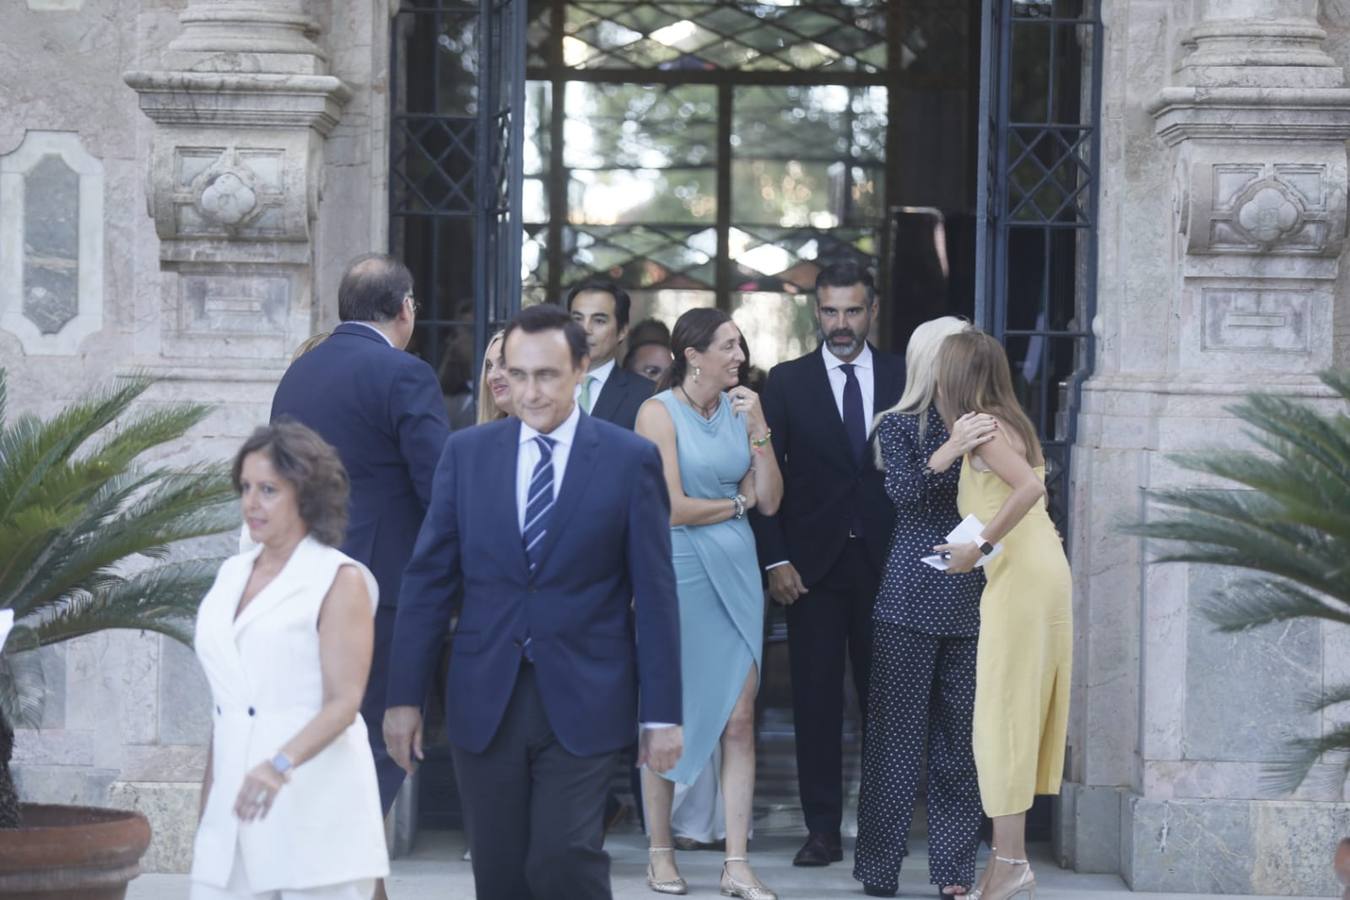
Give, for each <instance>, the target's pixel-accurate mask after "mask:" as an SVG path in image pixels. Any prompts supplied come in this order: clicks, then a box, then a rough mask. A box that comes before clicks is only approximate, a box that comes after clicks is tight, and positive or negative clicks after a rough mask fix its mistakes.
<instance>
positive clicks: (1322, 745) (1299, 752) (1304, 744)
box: [1261, 724, 1350, 794]
mask: <svg viewBox="0 0 1350 900" xmlns="http://www.w3.org/2000/svg"><path fill="white" fill-rule="evenodd" d="M1333 754H1337V755H1338V754H1345V761H1344V762H1342V763H1341V765H1340V767H1339V769H1337V770H1334V774H1328V776H1327V778H1328V779H1334V782H1339V783H1344V781H1345V778H1346V776H1347V774H1350V724H1347V725H1341V726H1339V727H1337V728H1334V729H1332V730H1331V731H1329V732H1327V733H1326V734H1323V735H1319V736H1317V737H1308V738H1294V739H1292V740H1290V741H1289V742H1288V745H1287V752H1286V754H1285V755H1284V756H1282V757H1280V758H1279V759H1276V760H1274V761H1272V762H1271V763H1269V764H1268V765H1267V767H1266V771H1265V772H1263V773H1262V778H1261V781H1262V783H1263V784H1264V785H1265V786H1266V787H1267V788H1268V789H1269V790H1271V791H1272V792H1275V793H1280V794H1292V793H1293V792H1294V791H1296V790H1298V789H1299V787H1300V786H1301V785H1302V784H1303V783H1304V782H1305V781H1307V780H1308V776H1309V775H1310V774H1311V773H1312V771H1313V767H1314V766H1316V765H1317V763H1318V761H1320V760H1321V759H1323V758H1324V757H1326V756H1328V755H1333Z"/></svg>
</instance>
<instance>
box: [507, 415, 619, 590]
mask: <svg viewBox="0 0 1350 900" xmlns="http://www.w3.org/2000/svg"><path fill="white" fill-rule="evenodd" d="M599 447H600V436H599V435H598V434H596V428H595V421H594V420H593V419H592V418H591V417H590V416H588V415H584V414H583V415H582V416H581V418H580V419H578V420H577V431H576V435H575V437H573V439H572V449H571V450H570V451H569V452H568V454H567V470H566V471H565V472H564V473H563V482H562V488H561V489H560V490H559V491H558V501H557V502H556V503H555V504H554V505H553V512H551V513H550V514H549V523H548V532H547V533H546V534H545V535H544V538H543V541H542V542H541V545H540V548H539V568H540V569H543V567H544V564H545V563H547V562H548V556H549V554H550V553H551V552H552V551H553V548H554V547H555V546H557V543H558V540H559V539H560V537H561V535H562V533H563V532H564V531H565V530H566V529H567V524H568V522H570V521H571V519H572V513H573V512H574V511H575V510H576V507H577V504H578V503H579V502H580V501H581V498H582V497H583V496H585V494H586V488H587V486H588V485H589V483H590V480H591V473H592V472H594V471H595V461H596V459H597V451H598V450H599ZM522 552H523V551H522Z"/></svg>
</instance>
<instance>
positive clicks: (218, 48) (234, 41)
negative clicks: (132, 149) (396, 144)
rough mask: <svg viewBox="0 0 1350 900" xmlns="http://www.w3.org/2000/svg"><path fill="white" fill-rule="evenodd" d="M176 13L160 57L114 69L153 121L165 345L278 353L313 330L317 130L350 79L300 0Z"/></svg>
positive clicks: (237, 1)
mask: <svg viewBox="0 0 1350 900" xmlns="http://www.w3.org/2000/svg"><path fill="white" fill-rule="evenodd" d="M179 18H180V21H181V23H182V26H183V30H182V32H181V34H180V35H179V37H178V38H177V39H176V40H174V41H173V43H172V44H170V46H169V48H168V49H167V50H166V52H165V54H164V57H163V62H164V68H163V69H159V70H153V71H136V72H128V73H127V74H126V75H125V76H124V78H125V80H126V82H127V84H129V85H130V86H131V87H132V88H134V89H135V90H136V91H137V93H139V94H140V103H141V110H142V111H143V112H144V113H145V114H146V115H147V116H149V117H150V119H151V120H152V121H153V122H154V123H155V126H156V127H155V130H154V136H153V139H152V146H151V150H150V171H149V191H148V194H149V207H150V214H151V216H153V217H154V220H155V230H156V232H157V233H158V234H159V237H160V259H161V261H162V263H163V268H164V270H165V272H166V275H167V277H166V278H165V279H164V282H163V284H164V298H163V302H164V316H163V319H162V325H163V327H162V329H161V349H162V352H163V353H164V354H165V355H166V356H171V357H202V356H203V355H205V356H209V357H212V358H218V357H221V356H225V357H228V356H231V355H235V354H239V355H242V356H245V357H248V358H253V359H258V358H268V357H282V358H284V355H285V353H286V352H287V349H288V348H289V347H290V346H292V345H293V344H294V343H295V342H296V341H298V340H299V339H300V338H302V337H305V336H307V335H308V333H309V324H308V323H309V320H310V291H311V285H312V277H311V274H310V269H311V266H312V262H313V247H312V243H311V241H312V233H311V224H312V222H313V221H314V219H315V216H316V215H317V214H318V203H319V179H320V175H321V172H322V166H321V163H322V158H323V146H324V138H325V137H327V135H328V134H329V133H331V131H332V129H333V127H334V126H335V125H336V124H337V121H338V117H339V115H340V114H341V109H342V106H343V104H344V103H346V101H347V100H348V98H349V97H350V96H351V92H350V90H349V89H348V88H347V87H346V86H345V85H344V84H342V82H341V81H339V80H338V79H337V78H334V77H332V76H330V75H327V74H325V72H326V60H325V57H324V54H323V52H322V51H321V50H320V49H319V47H318V45H317V44H315V43H314V41H313V40H312V37H313V36H314V35H315V33H316V32H317V26H316V25H315V23H314V21H313V20H312V19H311V18H310V17H309V16H308V15H307V14H306V12H305V4H304V2H303V0H189V2H188V4H187V8H186V9H185V10H183V12H182V13H181V15H180V17H179Z"/></svg>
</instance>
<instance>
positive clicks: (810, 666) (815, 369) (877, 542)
mask: <svg viewBox="0 0 1350 900" xmlns="http://www.w3.org/2000/svg"><path fill="white" fill-rule="evenodd" d="M876 312H877V302H876V294H875V291H874V289H873V285H872V276H871V274H870V273H869V272H868V271H867V270H866V269H865V268H863V267H861V266H859V265H857V264H855V263H836V264H834V265H831V266H827V267H825V268H824V269H822V270H821V272H820V275H819V276H818V277H817V278H816V318H817V322H818V324H819V326H820V334H821V344H820V347H818V348H817V349H816V350H815V351H814V352H811V353H808V354H806V355H805V356H802V357H799V358H798V359H794V360H791V361H789V362H785V363H782V364H781V365H777V366H774V368H773V370H772V371H771V372H770V373H769V378H768V381H766V382H765V385H764V392H763V394H762V395H761V402H762V403H763V406H764V416H765V419H766V420H767V421H768V424H769V428H770V429H772V431H773V446H774V452H776V453H777V454H778V465H779V466H780V467H781V469H782V471H783V503H782V506H781V507H779V510H778V513H777V515H773V516H760V515H758V514H752V517H751V524H752V525H753V526H754V529H755V543H756V545H757V548H758V550H759V558H760V563H761V564H762V565H763V566H764V567H765V568H766V569H767V570H768V581H769V594H770V596H772V597H773V599H774V600H775V601H777V602H778V603H780V604H783V605H785V606H786V607H787V626H788V661H789V668H790V669H791V672H792V713H793V723H794V729H795V731H796V744H797V786H798V788H799V790H800V792H801V799H802V811H803V812H804V813H805V817H806V828H807V831H808V832H809V834H808V837H807V840H806V843H805V844H804V845H803V846H802V848H801V850H799V851H798V852H797V855H796V857H795V858H794V859H793V863H794V865H798V866H825V865H829V864H830V863H831V862H838V861H840V860H841V859H843V849H842V846H841V842H840V826H841V824H842V820H843V814H844V798H843V752H842V736H841V732H842V729H843V706H844V698H843V693H844V669H845V658H847V659H848V660H849V661H851V662H852V664H853V684H854V687H855V688H856V689H857V692H858V700H859V702H860V703H862V704H866V702H867V673H868V667H869V664H870V662H871V653H872V606H873V604H874V603H875V600H876V596H877V587H878V585H879V583H880V580H881V572H882V570H883V567H884V565H885V560H886V550H887V546H888V544H889V542H890V539H891V530H892V527H893V526H894V524H895V507H894V506H892V505H891V501H890V498H889V497H887V496H886V491H885V483H884V479H883V475H882V474H881V472H879V471H878V470H877V468H876V466H875V465H873V461H872V452H871V450H870V449H869V444H868V441H869V435H870V434H871V431H872V422H873V420H874V418H875V416H876V414H877V413H880V412H883V411H884V410H886V409H887V408H888V407H891V406H894V405H895V403H896V402H897V401H898V400H899V399H900V394H901V393H902V392H903V390H904V386H905V365H904V360H903V359H901V358H900V357H898V356H895V355H894V354H891V353H881V352H879V351H876V350H874V349H873V348H872V347H871V346H870V345H869V344H868V343H867V333H868V331H869V329H870V328H871V327H872V320H873V318H874V317H875V316H876ZM865 718H866V717H865V716H864V719H865Z"/></svg>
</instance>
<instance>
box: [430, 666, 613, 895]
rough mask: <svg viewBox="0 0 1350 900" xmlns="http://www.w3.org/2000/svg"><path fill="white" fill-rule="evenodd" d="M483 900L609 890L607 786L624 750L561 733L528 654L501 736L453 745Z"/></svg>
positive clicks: (475, 876) (477, 884) (477, 886)
mask: <svg viewBox="0 0 1350 900" xmlns="http://www.w3.org/2000/svg"><path fill="white" fill-rule="evenodd" d="M451 754H452V756H453V757H454V762H455V780H456V782H457V783H458V785H459V795H460V798H461V800H462V803H463V810H464V826H465V830H466V831H467V832H468V836H469V850H470V851H472V853H471V855H472V857H473V880H474V886H475V890H476V896H477V897H478V900H610V898H611V897H612V894H611V893H610V886H609V854H607V853H605V851H604V850H603V849H601V845H602V844H603V842H604V811H605V789H606V788H607V787H608V784H609V778H610V775H611V774H612V773H613V772H614V766H615V764H616V761H617V759H618V753H603V754H600V755H599V756H573V755H572V754H571V753H568V752H567V751H566V750H565V749H563V746H562V745H561V744H559V743H558V739H557V738H556V737H555V736H554V734H553V729H552V728H551V727H550V726H549V723H548V717H547V715H546V714H545V712H544V707H543V704H542V703H541V701H540V699H539V692H538V690H537V689H536V687H535V672H534V667H533V666H531V665H528V664H524V665H522V667H521V670H520V675H519V676H518V677H517V679H516V686H515V689H514V691H513V692H512V694H511V701H510V703H509V704H508V705H507V707H506V713H505V715H504V716H503V717H502V724H501V727H500V728H499V729H498V731H497V734H496V736H495V737H494V738H493V739H492V743H490V744H489V745H488V746H487V749H486V750H484V751H483V752H482V753H470V752H468V751H467V750H463V749H461V748H459V747H456V746H454V745H453V744H452V745H451Z"/></svg>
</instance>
